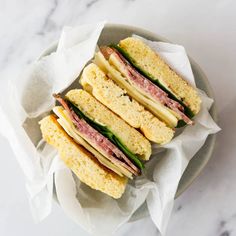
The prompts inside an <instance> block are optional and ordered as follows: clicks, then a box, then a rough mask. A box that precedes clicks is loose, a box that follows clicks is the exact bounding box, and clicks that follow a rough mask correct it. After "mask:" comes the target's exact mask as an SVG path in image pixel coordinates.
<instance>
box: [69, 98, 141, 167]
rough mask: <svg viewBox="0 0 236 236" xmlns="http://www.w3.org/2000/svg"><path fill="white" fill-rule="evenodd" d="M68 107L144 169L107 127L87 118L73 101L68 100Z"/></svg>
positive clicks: (136, 157) (137, 158)
mask: <svg viewBox="0 0 236 236" xmlns="http://www.w3.org/2000/svg"><path fill="white" fill-rule="evenodd" d="M66 102H67V104H68V106H69V107H70V108H72V109H73V111H74V112H75V113H76V115H77V116H79V118H80V119H84V120H85V121H86V122H87V123H88V124H89V125H91V126H92V127H93V128H94V129H96V130H97V131H98V132H99V133H101V134H102V135H103V136H105V137H106V138H108V139H109V140H110V141H111V142H112V143H113V144H114V145H116V146H117V147H118V148H119V149H120V150H121V151H122V152H123V153H124V154H125V155H126V156H127V157H128V158H129V159H130V160H131V161H132V163H134V164H135V165H136V166H137V167H138V168H139V169H141V170H142V169H144V164H143V163H142V161H141V160H140V159H139V157H138V156H136V155H135V154H134V153H132V152H131V151H130V150H129V149H128V148H127V147H126V145H125V144H124V143H123V142H122V141H121V140H120V139H119V138H118V137H117V136H116V135H114V134H113V133H112V132H111V131H110V130H109V129H108V128H107V127H106V126H104V125H100V124H98V123H97V122H95V121H94V120H92V119H90V118H89V117H88V116H86V115H85V114H84V113H83V112H82V111H81V110H80V109H79V108H78V107H77V106H76V105H75V104H73V103H72V102H71V101H69V100H66Z"/></svg>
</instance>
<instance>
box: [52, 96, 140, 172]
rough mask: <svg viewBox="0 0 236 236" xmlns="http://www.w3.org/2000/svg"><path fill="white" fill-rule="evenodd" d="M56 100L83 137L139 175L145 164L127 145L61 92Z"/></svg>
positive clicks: (111, 159)
mask: <svg viewBox="0 0 236 236" xmlns="http://www.w3.org/2000/svg"><path fill="white" fill-rule="evenodd" d="M54 97H55V98H56V100H57V101H58V102H59V103H60V104H61V105H62V106H63V107H64V109H65V110H66V111H67V113H68V115H69V117H70V119H71V121H72V123H73V124H74V126H75V128H76V129H77V131H78V132H79V133H80V134H81V136H83V138H84V139H85V140H86V141H87V142H88V143H89V144H90V145H91V146H93V147H94V148H96V149H97V150H98V151H99V152H101V153H102V154H103V155H104V156H105V157H106V158H108V159H109V161H111V162H112V163H113V164H115V165H118V166H122V167H124V168H125V169H126V170H127V171H129V172H130V173H132V174H134V175H136V176H137V175H139V174H140V173H141V169H143V164H142V162H141V161H140V160H139V158H138V157H137V156H136V155H135V154H133V153H131V152H130V150H128V149H127V147H126V146H125V145H123V143H122V142H121V141H120V140H119V139H118V138H117V137H116V136H115V135H114V134H112V133H111V132H110V131H109V130H108V129H107V128H106V127H105V126H103V125H100V124H98V123H96V122H95V121H93V120H91V119H90V118H88V117H86V115H85V114H83V112H82V111H80V110H79V108H77V107H76V106H75V105H74V104H73V103H71V102H70V101H69V100H66V99H63V98H62V97H61V96H60V95H59V94H54Z"/></svg>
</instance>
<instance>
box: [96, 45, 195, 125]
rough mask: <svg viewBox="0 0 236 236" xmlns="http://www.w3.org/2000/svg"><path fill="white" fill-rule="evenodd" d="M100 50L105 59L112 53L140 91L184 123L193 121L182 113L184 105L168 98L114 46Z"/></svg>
mask: <svg viewBox="0 0 236 236" xmlns="http://www.w3.org/2000/svg"><path fill="white" fill-rule="evenodd" d="M100 51H101V53H102V54H103V56H104V57H105V58H106V59H109V57H110V55H114V57H115V58H116V59H117V60H118V61H119V63H120V65H121V66H122V70H123V71H125V76H126V77H127V78H128V79H129V80H130V81H131V82H132V83H134V84H135V85H136V86H138V87H139V88H140V89H141V90H142V91H144V92H145V93H146V94H149V95H150V96H151V97H152V98H153V99H154V100H156V101H158V102H160V103H161V104H162V105H164V106H167V107H168V108H170V109H171V110H173V111H174V112H176V113H177V114H178V115H179V116H180V117H181V119H182V120H184V122H185V123H187V124H193V121H192V120H191V119H190V118H189V117H188V116H186V115H185V114H184V113H183V111H184V107H183V106H182V105H181V104H180V103H179V102H177V101H175V100H173V99H171V98H169V97H168V94H167V93H166V92H165V91H163V90H162V89H161V88H159V87H158V86H156V85H155V84H154V83H152V81H150V80H149V79H147V78H145V77H144V76H143V75H141V74H140V73H139V72H138V71H137V70H136V69H135V68H134V67H133V66H132V65H131V64H130V63H129V62H128V61H127V60H126V59H125V58H124V57H123V56H122V55H121V53H119V52H118V51H117V50H116V49H115V48H111V47H101V48H100Z"/></svg>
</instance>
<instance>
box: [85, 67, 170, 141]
mask: <svg viewBox="0 0 236 236" xmlns="http://www.w3.org/2000/svg"><path fill="white" fill-rule="evenodd" d="M105 63H108V62H105ZM108 66H109V65H108ZM80 83H81V85H82V86H83V88H84V89H85V90H86V91H88V92H89V93H91V94H92V95H93V96H94V97H95V98H97V99H98V100H99V101H100V102H101V103H103V104H104V105H105V106H107V107H108V108H109V109H110V110H112V111H113V112H115V113H116V114H117V115H119V116H120V117H121V118H122V119H124V120H125V121H126V122H127V123H128V124H130V125H131V126H132V127H134V128H136V129H140V130H141V132H142V133H143V134H144V135H145V136H146V138H148V139H149V140H150V141H153V142H155V143H159V144H165V143H167V142H169V141H170V140H171V139H172V138H173V135H174V130H173V129H171V128H169V127H167V125H166V124H165V123H164V122H162V121H160V120H159V119H158V118H156V117H155V116H154V115H153V114H152V113H151V112H149V111H148V110H147V109H145V108H144V107H143V106H142V105H140V104H139V103H138V102H137V101H136V100H134V99H132V97H130V96H129V95H128V93H127V92H126V90H125V89H122V88H121V87H119V86H118V85H117V84H116V83H115V82H114V81H113V80H112V79H110V78H108V77H107V76H106V75H105V73H104V72H103V71H102V70H101V69H100V68H99V67H98V66H97V65H96V64H94V63H91V64H89V65H88V66H86V67H85V68H84V70H83V73H82V76H81V79H80Z"/></svg>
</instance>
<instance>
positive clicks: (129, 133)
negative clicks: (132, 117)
mask: <svg viewBox="0 0 236 236" xmlns="http://www.w3.org/2000/svg"><path fill="white" fill-rule="evenodd" d="M66 98H67V99H69V100H70V101H71V102H72V103H74V104H75V105H76V106H78V107H79V108H80V109H81V111H82V112H84V114H85V115H87V116H88V117H90V118H91V119H93V120H95V121H96V122H97V123H99V124H102V125H105V126H106V127H107V128H108V129H109V130H110V131H111V132H112V133H113V134H115V135H116V136H117V137H118V138H119V139H120V140H121V141H122V142H123V144H124V145H126V147H127V148H128V149H129V150H130V151H131V152H133V153H134V154H136V155H137V156H139V157H141V158H142V159H144V160H148V159H149V157H150V155H151V144H150V142H149V141H148V140H147V139H146V138H145V137H144V136H143V135H142V134H141V133H139V132H138V131H137V130H135V129H134V128H133V127H131V126H129V125H128V124H127V123H126V122H125V121H124V120H122V119H121V118H120V117H118V116H117V115H115V114H114V113H113V112H112V111H110V110H109V109H108V108H107V107H105V106H104V105H103V104H101V103H100V102H99V101H98V100H97V99H95V98H94V97H93V96H92V95H90V94H89V93H88V92H86V91H84V90H82V89H74V90H70V91H69V92H68V93H67V94H66Z"/></svg>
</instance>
